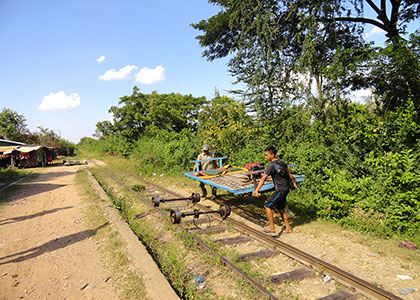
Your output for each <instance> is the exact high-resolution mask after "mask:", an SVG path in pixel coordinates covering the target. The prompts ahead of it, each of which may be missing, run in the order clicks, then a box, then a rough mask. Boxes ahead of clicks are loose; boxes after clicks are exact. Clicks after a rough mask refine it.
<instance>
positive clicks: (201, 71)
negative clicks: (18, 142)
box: [0, 0, 384, 142]
mask: <svg viewBox="0 0 420 300" xmlns="http://www.w3.org/2000/svg"><path fill="white" fill-rule="evenodd" d="M217 11H218V8H217V7H215V6H213V5H210V4H208V2H207V1H206V0H154V1H150V0H149V1H145V0H137V1H131V0H124V1H110V0H109V1H105V0H101V1H99V0H72V1H51V0H42V1H33V0H21V1H18V0H0V45H1V46H0V68H1V72H0V91H1V93H0V109H2V108H3V107H7V108H10V109H13V110H15V111H17V112H18V113H20V114H24V115H25V117H26V119H27V124H28V127H29V129H30V130H32V131H34V130H36V128H37V126H42V127H44V128H49V129H53V130H54V131H55V132H57V133H60V134H61V136H62V137H63V138H65V139H68V140H70V141H72V142H78V141H79V139H80V138H81V137H84V136H91V135H92V133H93V132H94V131H95V124H96V122H98V121H103V120H108V119H110V116H109V114H108V109H109V108H110V107H111V106H112V105H116V104H117V103H118V100H119V97H121V96H124V95H129V94H131V91H132V88H133V86H134V85H137V86H138V87H139V88H140V91H141V92H143V93H150V92H152V91H154V90H156V91H157V92H159V93H171V92H176V93H181V94H192V95H193V96H197V97H199V96H206V97H207V98H208V99H210V98H211V97H212V96H213V95H214V90H215V88H217V89H219V90H220V91H221V92H222V94H227V90H229V89H231V88H232V84H231V83H232V82H233V81H234V78H232V77H230V76H229V74H228V72H227V67H226V63H227V59H222V60H217V61H214V62H207V61H206V59H205V58H202V56H201V53H202V51H203V48H201V47H200V46H199V44H198V41H197V40H196V39H195V36H196V35H198V34H199V32H198V31H196V30H195V29H193V28H192V27H190V26H189V24H190V23H193V22H198V21H200V20H201V19H205V18H208V17H210V16H212V15H214V14H215V13H217ZM370 30H371V28H369V27H367V28H366V32H370ZM369 39H376V40H377V41H381V39H382V40H383V39H384V37H383V33H382V32H373V33H372V35H371V36H369ZM101 56H104V57H105V58H104V59H103V61H99V62H98V61H97V59H98V58H100V57H101ZM60 101H61V102H60ZM59 102H60V103H61V105H58V104H59Z"/></svg>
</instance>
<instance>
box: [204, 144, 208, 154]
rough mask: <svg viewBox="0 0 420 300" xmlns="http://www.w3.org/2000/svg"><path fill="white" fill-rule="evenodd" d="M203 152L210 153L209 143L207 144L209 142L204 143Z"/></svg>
mask: <svg viewBox="0 0 420 300" xmlns="http://www.w3.org/2000/svg"><path fill="white" fill-rule="evenodd" d="M203 152H204V153H208V152H209V145H207V144H204V145H203Z"/></svg>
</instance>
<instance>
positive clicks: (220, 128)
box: [198, 96, 255, 156]
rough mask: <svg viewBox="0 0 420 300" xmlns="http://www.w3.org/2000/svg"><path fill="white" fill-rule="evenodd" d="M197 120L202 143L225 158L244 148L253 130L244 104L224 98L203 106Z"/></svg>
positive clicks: (221, 97)
mask: <svg viewBox="0 0 420 300" xmlns="http://www.w3.org/2000/svg"><path fill="white" fill-rule="evenodd" d="M198 120H199V124H200V126H199V132H200V133H201V134H202V136H203V140H204V142H206V143H208V144H210V145H212V147H213V148H214V149H216V151H217V152H218V153H221V154H222V155H227V156H229V155H231V154H232V153H235V152H236V151H237V150H238V149H240V148H241V147H243V146H245V145H246V143H248V142H249V140H248V139H247V137H249V136H251V133H252V132H253V131H254V130H255V128H254V127H253V126H252V118H251V116H249V115H248V114H247V113H246V110H245V105H244V103H239V102H236V101H235V100H233V99H232V98H229V97H226V96H219V97H215V98H214V99H212V101H211V102H210V103H208V104H207V105H205V106H203V109H202V110H201V112H200V114H199V116H198Z"/></svg>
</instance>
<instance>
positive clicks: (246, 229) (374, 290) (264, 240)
mask: <svg viewBox="0 0 420 300" xmlns="http://www.w3.org/2000/svg"><path fill="white" fill-rule="evenodd" d="M108 175H109V176H110V177H111V178H112V179H113V180H115V181H116V182H118V183H119V184H121V185H123V186H125V187H126V188H128V189H129V190H130V191H131V192H132V193H135V194H136V195H137V197H139V198H141V199H142V200H143V201H145V202H146V203H147V204H148V205H150V206H151V207H153V205H152V202H151V201H150V199H146V198H145V197H143V196H141V195H140V194H139V193H138V192H137V191H135V190H133V189H132V188H131V187H130V186H129V185H127V184H126V183H124V181H123V180H122V179H121V176H118V177H120V178H118V177H117V175H116V174H111V173H108ZM127 176H129V177H133V178H135V180H136V181H140V182H141V183H142V184H143V185H145V186H146V187H152V188H153V189H154V190H159V191H161V192H162V193H164V194H166V196H172V197H175V198H177V199H182V198H183V196H182V195H180V194H178V193H176V192H174V191H172V190H169V189H168V188H166V187H162V186H160V185H157V184H155V183H153V182H150V181H147V180H145V179H143V178H140V177H139V176H137V175H135V174H128V173H126V174H124V176H122V177H123V178H127ZM193 195H194V194H193ZM193 195H192V196H193ZM192 196H190V197H189V198H190V199H187V197H185V198H186V199H187V200H184V201H185V202H189V203H190V200H191V198H192ZM195 202H197V201H195ZM165 207H166V205H165ZM170 208H171V207H169V208H167V209H166V211H165V208H158V207H153V209H155V210H156V211H158V212H159V213H160V214H161V215H162V216H163V217H166V218H169V214H168V211H169V209H170ZM194 208H195V209H197V210H199V211H201V212H209V211H211V209H210V208H209V207H206V206H203V205H201V204H199V203H194ZM197 216H198V215H197ZM211 216H212V218H214V219H215V220H217V222H221V221H222V219H223V218H222V217H221V216H219V215H218V214H212V215H211ZM193 220H194V222H191V221H185V222H183V223H185V224H189V225H191V226H190V227H185V226H184V225H181V224H174V226H177V227H178V228H179V229H180V230H183V231H185V232H187V233H188V234H190V235H191V236H192V237H193V238H194V239H195V240H196V241H197V242H198V244H199V245H200V246H201V247H202V248H204V249H206V250H207V251H210V252H212V254H213V255H217V256H219V259H220V260H221V261H222V262H223V263H224V264H225V265H226V266H228V267H229V268H231V269H232V270H233V271H234V272H235V273H237V274H238V275H239V276H241V277H242V278H243V279H245V280H246V281H247V282H249V283H250V284H251V285H252V286H253V287H254V288H255V289H257V290H258V291H259V292H260V293H261V294H262V295H264V297H266V298H269V299H279V298H277V297H276V296H274V295H273V292H272V290H271V289H269V288H266V287H265V286H266V284H265V283H267V282H270V283H276V284H281V283H284V282H298V281H300V280H303V279H305V278H310V277H314V276H315V277H316V276H323V277H324V276H326V275H328V276H329V277H330V278H332V279H334V280H335V281H337V282H339V283H341V284H342V285H343V286H345V287H346V288H345V289H340V290H338V291H336V292H333V293H331V294H328V295H325V296H324V297H317V299H318V300H321V299H322V300H350V299H357V298H358V297H359V295H362V296H363V297H367V298H369V299H378V300H384V299H388V300H390V299H392V300H397V299H398V300H401V298H400V297H398V296H396V295H394V294H391V293H389V292H387V291H385V290H383V289H381V288H379V287H377V286H375V285H373V284H371V283H369V282H367V281H365V280H363V279H361V278H358V277H356V276H354V275H352V274H350V273H348V272H346V271H344V270H342V269H340V268H338V267H336V266H334V265H332V264H330V263H328V262H325V261H323V260H320V259H318V258H316V257H314V256H312V255H310V254H308V253H305V252H304V251H301V250H299V249H297V248H295V247H293V246H291V245H288V244H286V243H284V242H282V241H280V240H279V239H277V238H275V237H273V236H270V235H268V234H265V233H263V232H260V231H258V230H256V229H254V228H252V227H250V226H248V225H245V224H243V223H241V222H238V221H236V220H234V219H232V218H227V219H226V220H224V222H225V223H226V225H229V227H230V228H233V230H228V228H227V226H214V227H208V228H205V229H202V228H199V226H198V224H197V223H199V222H198V221H200V220H201V222H202V221H204V223H205V222H207V221H210V220H211V218H210V217H208V218H201V219H197V218H193ZM215 223H216V222H215ZM192 224H193V225H194V226H192ZM222 232H228V235H229V236H228V237H224V238H222V239H217V240H214V242H217V243H219V244H222V245H225V246H226V247H228V246H232V247H234V246H235V245H240V244H243V243H250V242H254V243H260V244H262V245H264V247H265V249H263V250H259V251H255V252H250V253H245V254H242V255H240V256H239V257H238V258H236V259H235V261H231V260H230V259H228V258H226V257H224V256H221V255H220V254H218V253H217V252H216V251H215V250H214V249H213V247H211V245H209V244H207V243H206V242H204V241H203V239H202V238H200V234H207V235H211V234H215V233H222ZM238 232H239V233H240V235H235V236H232V235H233V234H237V233H238ZM259 248H261V247H259ZM279 254H282V255H284V256H286V257H288V259H290V260H294V261H296V262H298V265H299V266H298V268H295V269H294V270H290V271H288V272H284V273H280V274H276V275H271V276H267V277H264V278H260V279H259V280H255V279H253V278H251V277H250V276H249V275H248V274H247V273H246V272H244V271H243V270H241V269H240V268H238V267H237V265H236V263H235V262H237V261H251V260H252V259H254V258H260V259H271V258H273V257H276V256H277V255H279ZM315 270H316V271H315Z"/></svg>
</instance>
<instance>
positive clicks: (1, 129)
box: [0, 108, 76, 156]
mask: <svg viewBox="0 0 420 300" xmlns="http://www.w3.org/2000/svg"><path fill="white" fill-rule="evenodd" d="M0 138H4V139H8V140H12V141H15V142H21V143H26V144H32V145H44V146H48V147H54V148H55V149H56V153H57V154H58V155H65V156H73V155H74V150H75V148H76V145H75V144H73V143H71V142H69V141H67V140H66V139H63V138H62V137H61V136H60V135H59V134H57V133H55V132H54V131H53V130H49V129H48V128H43V127H41V126H39V127H38V131H35V132H31V131H30V130H29V129H28V127H27V125H26V119H25V116H24V115H21V114H19V113H18V112H16V111H13V110H11V109H9V108H3V109H2V111H0Z"/></svg>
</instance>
